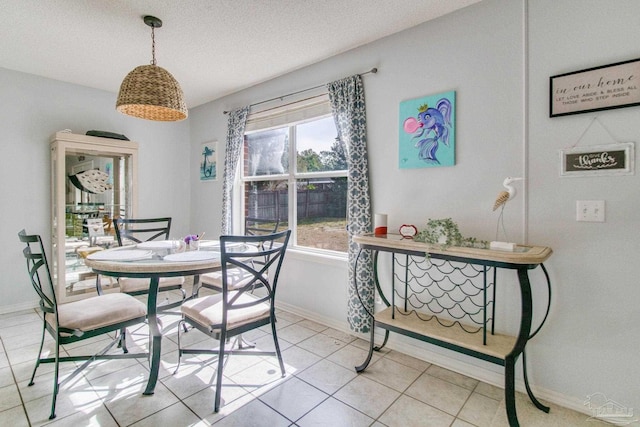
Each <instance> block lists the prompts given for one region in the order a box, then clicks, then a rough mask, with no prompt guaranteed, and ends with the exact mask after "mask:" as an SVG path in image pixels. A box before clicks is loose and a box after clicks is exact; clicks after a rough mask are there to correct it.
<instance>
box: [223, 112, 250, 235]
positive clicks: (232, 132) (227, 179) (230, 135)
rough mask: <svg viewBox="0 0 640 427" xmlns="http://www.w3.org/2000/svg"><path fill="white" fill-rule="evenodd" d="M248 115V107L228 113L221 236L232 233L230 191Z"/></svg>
mask: <svg viewBox="0 0 640 427" xmlns="http://www.w3.org/2000/svg"><path fill="white" fill-rule="evenodd" d="M248 114H249V107H248V106H247V107H242V108H238V109H237V110H233V111H231V112H230V113H229V124H228V127H227V144H226V150H225V155H224V176H223V178H222V179H223V181H222V234H230V233H231V232H232V231H233V230H232V227H231V190H233V179H234V178H235V176H236V169H237V168H238V160H239V158H240V151H241V148H242V143H243V141H244V128H245V126H246V124H247V115H248Z"/></svg>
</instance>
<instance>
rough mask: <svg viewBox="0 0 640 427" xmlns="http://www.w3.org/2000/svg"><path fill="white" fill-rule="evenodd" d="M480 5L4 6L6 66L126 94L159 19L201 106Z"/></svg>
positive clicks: (0, 33)
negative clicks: (150, 21) (148, 21)
mask: <svg viewBox="0 0 640 427" xmlns="http://www.w3.org/2000/svg"><path fill="white" fill-rule="evenodd" d="M478 1H480V0H417V1H416V0H18V1H16V0H0V10H1V11H2V12H1V13H0V40H1V43H0V67H3V68H7V69H11V70H16V71H22V72H25V73H30V74H36V75H40V76H44V77H48V78H52V79H56V80H61V81H65V82H70V83H75V84H79V85H83V86H89V87H93V88H97V89H102V90H106V91H109V92H113V93H117V92H118V89H119V87H120V82H121V81H122V79H123V78H124V76H125V75H126V74H127V73H128V72H129V71H131V70H132V69H133V68H134V67H136V66H138V65H144V64H148V63H150V61H151V29H150V28H149V27H147V26H146V25H145V24H144V23H143V21H142V16H143V15H153V16H157V17H158V18H160V19H162V21H163V26H162V28H159V29H157V30H156V35H155V39H156V59H157V63H158V65H160V66H161V67H163V68H166V69H167V70H168V71H169V72H171V73H172V74H173V75H174V77H175V78H176V79H177V80H178V81H179V82H180V84H181V86H182V88H183V90H184V92H185V96H186V100H187V105H188V107H195V106H198V105H201V104H203V103H206V102H209V101H212V100H214V99H217V98H220V97H222V96H224V95H227V94H229V93H233V92H236V91H238V90H241V89H243V88H247V87H250V86H253V85H255V84H257V83H260V82H263V81H266V80H269V79H272V78H274V77H277V76H280V75H283V74H286V73H288V72H290V71H293V70H296V69H299V68H301V67H304V66H307V65H309V64H313V63H315V62H318V61H321V60H323V59H326V58H328V57H331V56H333V55H336V54H339V53H341V52H345V51H347V50H350V49H353V48H355V47H358V46H361V45H363V44H366V43H369V42H371V41H373V40H376V39H379V38H382V37H385V36H387V35H390V34H393V33H396V32H399V31H402V30H404V29H406V28H410V27H413V26H415V25H418V24H420V23H422V22H425V21H428V20H430V19H434V18H437V17H439V16H442V15H445V14H447V13H450V12H452V11H454V10H457V9H460V8H463V7H466V6H468V5H470V4H473V3H477V2H478ZM368 65H369V64H367V66H368ZM363 71H364V70H363Z"/></svg>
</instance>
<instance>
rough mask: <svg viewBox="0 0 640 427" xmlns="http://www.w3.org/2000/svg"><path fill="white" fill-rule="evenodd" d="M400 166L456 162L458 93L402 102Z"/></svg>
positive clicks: (422, 165)
mask: <svg viewBox="0 0 640 427" xmlns="http://www.w3.org/2000/svg"><path fill="white" fill-rule="evenodd" d="M399 125H400V126H399V138H398V145H399V151H398V154H399V156H398V160H399V167H400V169H411V168H428V167H437V166H453V165H455V151H456V150H455V145H456V143H455V134H456V132H455V127H456V93H455V91H450V92H444V93H439V94H436V95H430V96H425V97H422V98H415V99H410V100H407V101H402V102H401V103H400V123H399Z"/></svg>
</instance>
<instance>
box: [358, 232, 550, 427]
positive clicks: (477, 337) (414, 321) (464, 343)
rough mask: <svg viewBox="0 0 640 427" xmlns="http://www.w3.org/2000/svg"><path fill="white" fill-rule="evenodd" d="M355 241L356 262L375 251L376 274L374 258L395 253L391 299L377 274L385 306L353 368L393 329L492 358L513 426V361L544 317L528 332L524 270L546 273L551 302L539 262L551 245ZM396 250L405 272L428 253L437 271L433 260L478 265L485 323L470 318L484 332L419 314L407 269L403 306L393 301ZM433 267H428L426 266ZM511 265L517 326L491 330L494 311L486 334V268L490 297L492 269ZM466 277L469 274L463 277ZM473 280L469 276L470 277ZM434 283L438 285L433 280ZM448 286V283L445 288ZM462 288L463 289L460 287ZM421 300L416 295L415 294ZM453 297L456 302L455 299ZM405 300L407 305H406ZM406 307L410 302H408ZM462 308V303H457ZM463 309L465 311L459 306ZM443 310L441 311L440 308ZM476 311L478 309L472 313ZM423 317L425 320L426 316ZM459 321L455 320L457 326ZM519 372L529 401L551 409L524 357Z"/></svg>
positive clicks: (515, 422) (390, 239) (529, 304)
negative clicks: (505, 247) (381, 333)
mask: <svg viewBox="0 0 640 427" xmlns="http://www.w3.org/2000/svg"><path fill="white" fill-rule="evenodd" d="M353 241H354V242H356V243H357V244H358V245H359V246H360V253H359V254H358V260H357V261H356V262H358V261H359V260H360V258H361V255H362V252H363V251H365V250H370V251H373V253H374V254H375V258H374V260H375V266H374V270H375V272H376V273H377V272H378V268H377V262H378V256H377V254H378V253H379V252H389V253H391V254H392V255H393V257H392V291H391V292H392V300H391V303H390V302H389V301H388V300H387V298H386V297H385V296H384V295H383V292H382V289H381V288H380V284H379V278H378V277H376V278H375V281H376V283H375V284H376V288H377V290H378V293H379V294H380V295H381V297H382V299H383V301H384V302H385V304H386V305H387V306H388V307H387V308H386V309H384V310H382V311H379V312H377V313H375V314H373V313H369V315H370V316H372V320H373V327H372V328H371V338H370V348H369V354H368V356H367V359H366V360H365V361H364V362H363V363H362V365H360V366H357V367H356V371H358V372H361V371H363V370H365V369H366V367H367V366H368V364H369V362H370V361H371V357H372V353H373V351H374V350H380V349H381V348H382V347H384V345H385V344H386V342H387V339H388V336H389V332H395V333H399V334H402V335H406V336H409V337H412V338H416V339H419V340H421V341H425V342H428V343H431V344H434V345H437V346H440V347H443V348H447V349H450V350H453V351H457V352H460V353H464V354H467V355H469V356H473V357H476V358H479V359H482V360H486V361H488V362H492V363H495V364H499V365H503V366H505V401H506V411H507V417H508V420H509V423H510V425H511V426H517V425H519V424H518V419H517V414H516V408H515V378H514V377H515V362H516V360H517V358H518V357H519V355H520V354H523V358H524V350H525V346H526V344H527V341H528V340H529V339H531V338H533V336H534V335H535V334H537V332H538V331H539V330H540V328H541V327H542V325H543V324H544V322H545V320H546V315H545V318H544V319H543V320H542V322H541V323H540V325H539V326H538V327H537V329H536V330H535V332H534V333H533V334H531V330H532V317H533V316H532V311H533V307H532V304H533V302H532V295H531V284H530V282H529V277H528V270H531V269H535V268H537V267H539V266H540V267H541V268H542V269H543V271H544V274H545V277H546V279H547V287H548V292H549V301H548V302H549V304H550V300H551V284H550V281H549V276H548V274H547V271H546V269H545V267H544V265H543V262H544V261H546V260H547V259H548V258H549V257H550V256H551V254H552V250H551V248H548V247H545V246H518V247H517V248H516V250H515V251H513V252H507V251H498V250H490V249H479V248H469V247H455V246H450V247H447V248H446V249H445V248H442V247H440V246H438V245H430V244H426V243H422V242H415V241H413V240H412V239H407V238H403V237H402V236H400V235H398V234H387V235H385V236H375V235H372V234H366V235H359V236H354V237H353ZM398 254H402V255H406V263H405V264H402V263H400V264H399V265H401V266H402V267H404V269H405V270H406V271H408V270H410V266H413V265H414V264H413V261H411V262H410V261H409V258H410V257H411V258H413V257H418V258H420V257H428V258H429V260H430V262H431V264H434V266H435V268H436V269H438V271H439V272H440V273H442V271H440V270H439V267H440V266H438V265H436V264H435V263H434V262H433V260H442V262H443V263H450V264H449V265H450V266H454V265H455V266H457V265H460V264H461V265H467V266H472V267H473V266H481V267H478V268H476V267H473V268H474V269H473V270H472V271H473V272H474V273H475V274H476V276H474V277H475V278H477V277H480V276H482V278H483V287H476V289H481V292H484V294H483V295H482V294H481V292H479V294H481V297H484V305H483V306H482V308H481V310H484V312H483V316H484V317H483V321H482V322H479V321H477V320H475V319H472V320H473V321H474V322H475V323H476V325H481V326H480V328H479V329H478V330H482V329H483V333H478V330H477V331H476V332H475V333H470V332H468V330H467V331H465V330H463V327H462V326H465V329H466V327H467V326H468V325H465V324H464V323H463V322H460V321H456V320H455V319H446V318H441V317H438V316H439V313H438V316H436V314H434V313H429V312H427V313H423V312H419V311H418V310H416V309H415V307H412V306H411V302H409V301H410V291H411V292H419V291H416V289H414V288H415V282H417V281H418V279H417V278H415V277H411V278H410V275H409V274H408V273H407V274H406V275H405V279H404V280H405V283H404V285H405V286H404V289H405V291H404V292H405V294H404V295H398V296H399V297H400V300H401V302H402V303H404V306H405V307H404V308H403V307H400V306H398V305H397V304H395V301H394V299H393V298H395V297H396V293H397V292H396V288H395V281H396V279H398V278H399V277H400V276H396V274H395V273H394V268H395V265H396V264H395V263H396V257H397V256H398ZM429 268H431V267H429ZM496 268H502V269H510V270H515V271H516V272H517V275H518V282H519V285H520V294H521V300H522V301H521V303H522V311H521V319H520V328H519V333H518V336H508V335H501V334H495V333H494V332H493V321H494V316H495V311H494V312H493V314H492V315H491V317H490V322H491V324H492V327H491V334H489V335H488V334H487V323H488V320H487V314H486V311H487V308H488V305H489V304H491V305H492V306H493V308H494V309H495V301H493V299H491V301H490V303H489V304H488V303H487V295H486V293H487V269H493V272H494V276H493V278H494V279H493V280H494V283H491V284H489V286H493V290H494V296H495V280H496V279H495V278H496V276H495V269H496ZM444 270H445V271H447V272H449V273H447V274H450V272H452V271H453V272H455V271H461V270H462V268H459V267H452V268H448V269H444ZM422 276H423V277H421V278H424V277H427V278H428V280H431V281H432V283H431V284H433V283H435V282H434V281H436V280H437V279H434V278H433V276H432V275H430V274H423V275H422ZM467 278H468V277H467ZM408 280H412V283H411V284H412V286H407V284H408V283H407V281H408ZM469 280H471V281H472V279H469ZM466 282H467V280H465V281H464V283H455V282H453V281H452V282H451V283H452V284H453V285H454V286H453V288H455V287H456V286H457V287H462V285H464V284H465V283H466ZM354 284H355V286H356V290H357V289H358V282H357V278H354ZM436 285H437V286H440V285H439V283H436ZM424 286H425V287H428V286H430V284H426V285H424ZM444 288H447V287H444ZM453 288H452V289H453ZM440 290H443V287H440ZM449 292H451V290H446V291H445V293H446V294H448V293H449ZM463 292H464V291H463ZM464 295H466V296H467V297H470V298H471V297H475V296H476V295H471V294H467V293H465V294H464ZM428 297H429V298H431V299H432V300H433V299H437V298H440V297H434V293H431V292H430V293H429V294H428ZM418 300H420V298H418ZM452 300H453V301H454V302H456V303H458V302H459V301H456V300H455V298H452ZM407 302H409V304H407ZM408 305H409V306H408ZM423 305H425V306H426V307H429V306H428V304H426V303H423ZM460 307H461V306H460ZM463 310H464V309H463ZM443 311H445V310H443ZM548 312H549V305H547V314H548ZM465 314H466V315H467V316H469V318H471V317H472V315H471V314H469V313H465ZM473 314H476V313H473ZM424 317H426V318H427V319H425V318H424ZM456 323H457V324H456ZM375 327H379V328H382V329H384V330H385V338H384V342H383V343H382V345H381V346H379V347H374V329H375ZM523 370H524V381H525V387H526V389H527V393H528V394H529V397H530V399H531V400H532V402H533V403H534V405H535V406H536V407H538V408H539V409H540V410H543V411H545V412H548V411H549V408H548V407H546V406H544V405H542V404H541V403H540V402H539V401H538V400H537V399H536V398H535V396H534V395H533V393H532V391H531V389H530V387H529V383H528V379H527V374H526V363H524V360H523Z"/></svg>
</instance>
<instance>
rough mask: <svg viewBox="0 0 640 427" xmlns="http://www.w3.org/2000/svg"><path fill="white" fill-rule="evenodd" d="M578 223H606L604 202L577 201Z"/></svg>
mask: <svg viewBox="0 0 640 427" xmlns="http://www.w3.org/2000/svg"><path fill="white" fill-rule="evenodd" d="M576 221H587V222H604V200H577V201H576Z"/></svg>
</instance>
